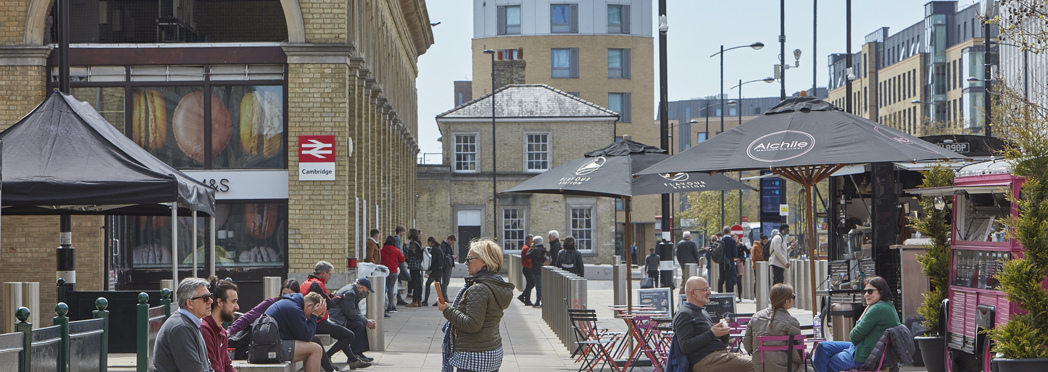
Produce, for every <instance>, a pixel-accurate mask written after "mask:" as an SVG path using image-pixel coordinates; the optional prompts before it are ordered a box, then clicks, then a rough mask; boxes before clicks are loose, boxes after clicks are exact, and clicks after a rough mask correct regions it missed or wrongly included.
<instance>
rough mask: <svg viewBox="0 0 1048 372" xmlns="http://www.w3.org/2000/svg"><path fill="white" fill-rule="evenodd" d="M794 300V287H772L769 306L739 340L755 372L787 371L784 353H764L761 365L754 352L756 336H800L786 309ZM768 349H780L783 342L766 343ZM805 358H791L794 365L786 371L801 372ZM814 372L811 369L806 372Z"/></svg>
mask: <svg viewBox="0 0 1048 372" xmlns="http://www.w3.org/2000/svg"><path fill="white" fill-rule="evenodd" d="M794 301H796V296H795V295H794V293H793V287H792V286H790V285H789V284H782V283H779V284H776V285H774V286H772V287H771V305H770V306H768V307H767V308H765V309H764V310H761V311H759V312H757V313H756V314H753V318H751V319H750V322H749V324H747V325H746V336H743V338H742V346H743V347H745V348H746V351H748V352H749V353H750V355H752V356H753V357H752V360H753V370H754V372H764V371H768V372H779V371H787V369H786V363H787V355H786V352H785V351H765V352H764V360H763V361H761V357H760V355H761V353H760V352H759V351H757V347H758V346H760V345H758V342H757V336H788V335H799V334H801V323H800V322H799V321H797V318H794V317H793V315H790V313H789V311H788V310H789V309H790V308H792V307H793V302H794ZM768 344H769V345H770V346H776V345H778V346H782V345H784V344H785V342H781V341H780V342H768ZM803 362H804V357H803V355H801V353H800V352H795V354H793V365H792V366H791V368H789V369H788V370H789V371H804V367H803ZM811 371H814V370H812V369H811V368H810V367H809V369H808V372H811Z"/></svg>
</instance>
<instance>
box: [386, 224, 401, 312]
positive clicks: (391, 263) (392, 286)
mask: <svg viewBox="0 0 1048 372" xmlns="http://www.w3.org/2000/svg"><path fill="white" fill-rule="evenodd" d="M396 242H397V241H396V239H394V238H393V236H392V235H390V236H387V237H386V241H385V242H383V243H382V265H383V266H385V267H386V268H387V269H389V276H387V277H386V312H387V313H396V312H397V292H398V290H397V282H398V281H399V280H398V279H400V264H402V263H404V261H405V260H404V254H403V253H400V250H399V249H397V247H396V245H395V244H396Z"/></svg>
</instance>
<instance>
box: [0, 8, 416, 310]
mask: <svg viewBox="0 0 1048 372" xmlns="http://www.w3.org/2000/svg"><path fill="white" fill-rule="evenodd" d="M2 3H3V8H4V9H6V10H7V11H5V12H3V14H2V15H0V24H2V25H3V27H0V71H2V72H3V73H2V74H0V82H2V84H0V91H2V92H3V94H2V95H0V127H3V128H6V127H7V126H10V125H11V124H13V123H15V122H16V121H17V120H18V119H19V118H20V117H21V116H22V115H25V114H26V113H28V112H29V111H30V110H31V109H32V108H33V107H34V106H35V105H37V104H38V103H39V102H40V101H42V100H43V98H44V97H45V95H46V93H47V92H48V90H50V89H54V88H56V87H57V86H58V84H57V80H58V78H57V76H58V75H57V64H58V57H57V49H53V46H54V44H51V43H52V42H53V41H56V40H57V38H55V37H52V35H57V34H56V29H55V28H54V27H52V23H51V21H50V19H57V18H53V16H54V11H53V9H52V3H53V2H51V1H46V0H29V1H13V0H3V1H2ZM93 4H94V5H85V6H83V7H78V9H77V11H76V12H75V13H74V15H73V17H72V18H73V20H72V22H71V25H70V27H71V28H70V29H71V32H70V34H71V53H70V64H71V66H72V67H71V87H72V88H71V93H72V94H74V95H75V96H76V97H78V98H79V99H81V100H85V101H87V102H89V103H91V104H92V105H93V106H94V107H95V109H97V110H98V111H100V112H101V113H102V114H103V116H104V117H105V118H106V119H107V120H109V121H110V122H111V123H112V124H113V125H114V126H116V127H117V128H118V129H120V130H121V131H123V132H124V133H125V134H127V135H128V136H129V137H131V138H133V139H135V140H136V141H137V142H138V143H139V145H142V146H143V147H144V148H146V149H147V150H149V151H150V152H151V153H153V155H155V156H157V157H158V158H160V159H161V160H163V161H165V162H167V163H169V164H171V165H172V166H175V167H176V168H178V169H180V170H183V171H184V172H186V173H188V174H190V175H191V176H193V177H194V178H197V179H199V180H201V181H203V182H204V183H205V184H208V185H210V186H213V187H214V188H215V189H216V199H217V200H218V209H219V212H218V213H216V214H217V216H216V224H217V229H216V231H215V233H216V235H217V237H218V243H217V246H218V247H217V248H218V249H216V251H217V256H218V257H217V258H216V260H215V264H216V266H217V267H216V274H217V275H218V276H219V277H232V278H233V279H234V280H235V281H236V282H237V283H238V284H240V286H241V292H242V294H241V301H242V303H243V304H244V305H251V304H252V303H253V302H256V301H257V300H260V299H261V295H262V293H261V279H262V277H263V276H279V277H288V276H291V277H298V278H304V277H305V275H306V274H308V273H311V272H312V269H313V265H314V263H316V262H317V261H318V260H327V261H330V262H332V263H334V264H335V267H336V270H335V272H336V275H335V278H334V279H333V283H332V284H331V285H329V286H330V287H333V288H338V287H339V286H341V285H342V284H343V283H345V282H346V281H347V280H348V279H350V278H353V277H354V275H355V272H354V270H351V269H347V263H348V261H349V258H353V257H358V256H361V255H362V254H361V252H360V250H359V249H358V247H359V246H361V244H363V239H364V236H363V235H364V234H366V231H367V230H368V229H370V228H379V229H380V230H382V231H383V234H392V233H393V229H394V227H395V226H396V225H404V226H408V227H410V226H412V224H413V222H414V220H415V218H416V211H415V204H414V202H413V199H414V197H413V196H414V195H416V194H417V182H416V178H415V155H416V154H417V153H418V146H417V135H418V118H417V117H416V116H417V114H416V112H417V99H418V97H417V90H416V87H415V79H416V77H417V75H418V68H417V62H418V58H419V56H421V55H422V54H423V53H425V52H426V50H427V49H428V48H429V47H430V46H431V45H432V44H433V33H432V31H431V30H430V27H431V26H430V20H429V16H428V14H427V10H426V6H427V5H426V2H425V1H424V0H360V1H348V2H347V1H331V0H299V1H290V0H263V1H228V2H182V1H160V2H124V3H114V2H108V3H105V4H106V5H105V6H101V4H103V3H93ZM158 15H159V17H158ZM315 135H319V136H331V137H330V138H332V139H333V143H334V149H335V151H334V154H333V155H334V158H333V159H332V160H333V163H332V165H331V167H332V168H331V169H333V172H334V173H333V176H332V177H330V179H327V180H308V178H309V176H308V175H303V174H300V170H301V169H303V168H305V167H306V166H305V165H303V164H301V163H300V161H299V160H300V155H299V154H300V153H299V151H298V150H297V149H298V147H299V143H300V142H302V141H305V140H304V139H303V138H302V137H303V136H315ZM208 141H210V146H204V144H206V143H208ZM169 220H170V218H164V217H149V218H146V217H135V216H106V217H74V218H73V226H74V230H73V245H74V246H75V247H76V248H77V252H78V253H79V254H78V257H77V270H78V272H79V275H78V278H79V279H78V281H77V285H78V288H80V289H106V288H115V289H155V288H157V287H158V285H159V280H161V279H163V278H170V275H171V272H170V271H171V269H170V266H171V260H176V261H178V262H181V263H182V264H183V266H182V269H180V273H179V277H186V276H189V275H191V274H192V273H191V272H190V265H189V262H191V261H192V258H191V257H190V253H189V252H191V251H192V247H190V246H189V245H190V244H189V243H188V241H189V240H190V237H191V236H192V234H193V233H194V232H192V231H190V229H189V228H188V226H191V221H190V218H179V219H178V220H177V221H169ZM2 222H3V225H2V227H3V231H2V241H0V245H2V247H3V248H2V249H3V253H2V254H0V281H36V282H41V283H42V285H41V288H42V292H43V293H42V294H41V295H42V298H43V299H45V301H43V302H42V303H45V302H50V300H48V299H53V298H54V290H53V288H54V287H53V285H52V283H54V281H55V274H54V265H55V264H54V262H55V253H54V248H53V247H56V246H57V245H58V244H57V243H58V242H57V240H58V239H57V237H58V217H57V216H48V217H23V216H3V221H2ZM176 222H177V223H179V224H180V225H181V226H184V227H185V228H180V230H181V231H185V236H180V238H179V242H180V244H179V247H178V253H177V254H176V257H163V256H155V255H152V253H153V252H159V251H162V250H163V249H167V248H166V247H165V245H169V244H170V241H171V236H170V233H169V232H168V231H170V224H171V223H176ZM204 222H205V221H203V219H202V221H201V223H200V226H206V224H205V223H204ZM210 233H211V231H209V229H207V228H204V227H201V228H200V229H199V231H197V232H196V234H198V235H199V236H200V237H201V238H202V239H201V241H202V242H204V243H202V244H203V245H204V248H208V247H207V245H208V243H207V242H206V241H207V240H206V239H203V237H205V236H208V235H209V234H210ZM168 250H170V249H168ZM201 256H202V257H201V264H202V266H201V270H200V271H198V272H197V275H201V276H203V275H207V270H204V268H206V267H207V263H208V262H207V261H206V260H205V257H203V255H201ZM164 262H166V265H165V264H164Z"/></svg>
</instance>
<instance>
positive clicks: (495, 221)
mask: <svg viewBox="0 0 1048 372" xmlns="http://www.w3.org/2000/svg"><path fill="white" fill-rule="evenodd" d="M484 54H489V55H491V216H492V219H491V220H492V221H491V227H492V229H491V236H492V238H493V239H494V240H495V241H496V242H497V241H498V239H499V215H500V214H501V213H499V195H498V193H497V192H496V191H495V188H496V187H495V185H496V182H497V181H498V176H496V173H495V167H496V166H497V165H498V162H497V161H496V160H495V149H496V146H495V50H494V49H484Z"/></svg>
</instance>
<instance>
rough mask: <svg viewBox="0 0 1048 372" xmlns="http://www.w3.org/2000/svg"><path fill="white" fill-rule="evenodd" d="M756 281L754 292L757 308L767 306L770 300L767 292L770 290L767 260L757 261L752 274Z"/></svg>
mask: <svg viewBox="0 0 1048 372" xmlns="http://www.w3.org/2000/svg"><path fill="white" fill-rule="evenodd" d="M753 276H754V277H755V280H756V281H757V290H756V291H755V292H756V293H754V296H755V297H756V302H757V310H761V309H764V308H766V307H768V302H770V299H769V294H770V291H771V265H769V264H768V261H761V262H758V263H757V272H755V273H754V275H753Z"/></svg>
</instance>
